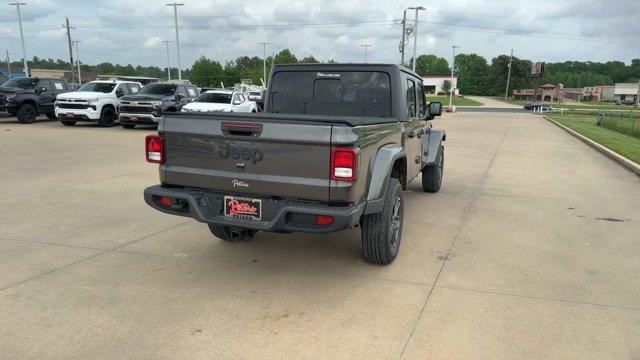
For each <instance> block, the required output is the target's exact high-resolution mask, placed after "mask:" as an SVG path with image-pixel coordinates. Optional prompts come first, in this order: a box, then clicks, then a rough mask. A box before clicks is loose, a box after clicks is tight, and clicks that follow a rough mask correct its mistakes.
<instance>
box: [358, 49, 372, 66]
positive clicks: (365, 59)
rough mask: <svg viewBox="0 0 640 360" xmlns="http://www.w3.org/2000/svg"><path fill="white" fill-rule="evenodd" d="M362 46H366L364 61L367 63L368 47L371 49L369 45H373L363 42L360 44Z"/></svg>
mask: <svg viewBox="0 0 640 360" xmlns="http://www.w3.org/2000/svg"><path fill="white" fill-rule="evenodd" d="M360 46H361V47H363V48H364V63H365V64H366V63H367V49H369V47H371V46H373V45H371V44H362V45H360Z"/></svg>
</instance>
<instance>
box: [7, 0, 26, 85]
mask: <svg viewBox="0 0 640 360" xmlns="http://www.w3.org/2000/svg"><path fill="white" fill-rule="evenodd" d="M9 5H15V7H16V9H17V10H18V25H19V27H20V43H21V44H22V62H23V65H24V75H25V76H26V77H29V67H28V66H27V50H25V47H24V34H23V32H22V14H20V6H22V5H27V3H21V2H19V1H17V2H14V3H9Z"/></svg>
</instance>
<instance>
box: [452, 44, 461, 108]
mask: <svg viewBox="0 0 640 360" xmlns="http://www.w3.org/2000/svg"><path fill="white" fill-rule="evenodd" d="M459 47H460V46H458V45H453V46H452V47H451V54H452V55H451V86H450V89H449V107H451V101H452V98H453V88H454V86H453V69H454V68H455V65H456V48H459Z"/></svg>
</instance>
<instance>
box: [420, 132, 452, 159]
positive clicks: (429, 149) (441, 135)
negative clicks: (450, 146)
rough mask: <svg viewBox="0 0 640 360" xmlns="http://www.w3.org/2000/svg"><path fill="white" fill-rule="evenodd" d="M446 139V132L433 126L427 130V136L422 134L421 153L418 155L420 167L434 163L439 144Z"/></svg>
mask: <svg viewBox="0 0 640 360" xmlns="http://www.w3.org/2000/svg"><path fill="white" fill-rule="evenodd" d="M446 140H447V133H446V132H445V131H444V129H436V128H434V129H431V130H430V131H429V136H422V155H421V156H420V160H421V161H422V167H425V166H427V165H431V164H435V162H436V156H438V150H440V145H441V144H442V142H443V141H446Z"/></svg>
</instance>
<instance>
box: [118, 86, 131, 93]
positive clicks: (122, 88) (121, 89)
mask: <svg viewBox="0 0 640 360" xmlns="http://www.w3.org/2000/svg"><path fill="white" fill-rule="evenodd" d="M118 90H119V91H122V93H123V94H124V95H129V88H128V87H127V85H126V84H120V85H118Z"/></svg>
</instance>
